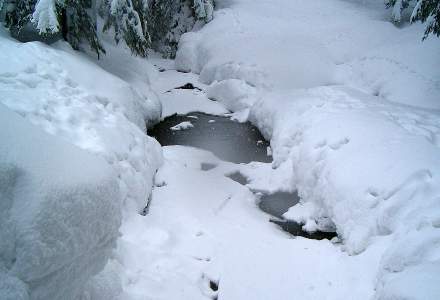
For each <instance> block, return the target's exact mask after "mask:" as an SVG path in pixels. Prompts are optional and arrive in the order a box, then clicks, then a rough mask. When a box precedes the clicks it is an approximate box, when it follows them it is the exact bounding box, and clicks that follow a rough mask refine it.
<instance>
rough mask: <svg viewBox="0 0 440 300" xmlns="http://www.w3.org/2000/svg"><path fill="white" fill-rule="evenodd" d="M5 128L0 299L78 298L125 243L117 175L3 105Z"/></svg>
mask: <svg viewBox="0 0 440 300" xmlns="http://www.w3.org/2000/svg"><path fill="white" fill-rule="evenodd" d="M0 126H1V128H2V130H1V131H0V140H1V141H2V142H1V144H0V197H1V199H2V201H1V212H0V214H1V215H0V216H1V218H0V228H2V230H0V257H1V259H0V273H1V275H0V277H1V278H2V279H1V280H0V282H1V284H0V298H2V299H27V298H28V297H30V298H32V299H72V298H74V297H76V296H78V295H79V294H80V293H81V292H82V289H83V286H84V284H85V283H86V282H87V280H88V279H89V278H90V277H91V276H92V275H95V274H96V273H98V271H100V270H101V269H102V268H103V266H104V264H105V263H106V261H107V259H108V258H109V255H110V250H111V249H112V247H113V246H114V244H115V241H116V238H117V236H118V228H119V225H120V221H121V207H120V206H121V195H120V192H119V188H118V185H117V181H116V174H115V173H114V170H112V168H111V167H110V166H109V165H108V164H107V163H106V162H105V161H104V160H103V159H102V158H100V157H97V156H95V155H93V154H90V153H87V152H86V151H84V150H81V149H78V148H77V147H75V146H72V145H70V144H69V143H67V142H65V141H63V140H61V139H59V138H56V137H53V136H50V135H48V134H47V133H44V132H43V131H42V130H41V129H39V128H37V127H35V126H33V125H31V124H30V123H29V122H28V121H25V120H24V119H23V118H22V117H20V116H19V115H17V114H15V113H14V112H12V111H10V110H8V109H7V108H6V107H5V106H3V105H2V104H0Z"/></svg>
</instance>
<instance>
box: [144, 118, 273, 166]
mask: <svg viewBox="0 0 440 300" xmlns="http://www.w3.org/2000/svg"><path fill="white" fill-rule="evenodd" d="M184 122H185V123H184ZM187 122H189V123H191V124H192V126H193V127H190V126H186V128H184V126H178V125H179V124H182V123H184V124H185V125H188V123H187ZM176 126H178V127H176ZM171 128H174V130H172V129H171ZM175 128H181V130H175ZM148 135H150V136H152V137H154V138H156V140H157V141H158V142H159V143H160V144H161V145H162V146H169V145H185V146H192V147H197V148H201V149H204V150H208V151H211V152H212V153H214V154H215V155H216V156H217V157H219V158H220V159H222V160H225V161H230V162H234V163H249V162H251V161H261V162H271V161H272V157H271V156H268V154H267V151H268V150H267V148H268V147H269V143H268V142H267V141H266V140H265V139H264V138H263V136H262V135H261V133H260V131H259V130H258V129H257V128H256V127H255V126H253V125H252V124H251V123H249V122H245V123H240V122H237V121H234V120H231V119H230V118H229V117H226V116H214V115H209V114H205V113H200V112H194V113H189V114H186V115H172V116H170V117H167V118H165V119H164V120H163V121H162V122H160V123H159V124H157V125H156V126H154V127H153V128H151V129H150V130H148Z"/></svg>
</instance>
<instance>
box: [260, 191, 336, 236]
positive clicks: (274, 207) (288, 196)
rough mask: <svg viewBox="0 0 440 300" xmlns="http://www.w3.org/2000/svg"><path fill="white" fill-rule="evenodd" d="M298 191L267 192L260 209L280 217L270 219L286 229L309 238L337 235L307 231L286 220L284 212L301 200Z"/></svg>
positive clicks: (261, 200)
mask: <svg viewBox="0 0 440 300" xmlns="http://www.w3.org/2000/svg"><path fill="white" fill-rule="evenodd" d="M299 200H300V199H299V196H298V193H296V192H294V193H288V192H276V193H273V194H265V195H263V196H261V198H260V201H259V203H258V206H259V207H260V209H261V210H262V211H264V212H266V213H268V214H270V215H272V216H274V217H277V218H278V219H270V220H269V221H270V222H272V223H274V224H277V225H278V226H280V227H281V228H282V229H283V230H284V231H287V232H288V233H290V234H292V235H294V236H302V237H305V238H309V239H315V240H322V239H329V240H331V239H332V238H334V237H336V236H337V235H336V233H335V232H322V231H316V232H307V231H304V230H303V229H302V225H301V224H299V223H297V222H294V221H291V220H285V219H284V218H283V214H284V213H286V212H287V211H288V210H289V208H291V207H292V206H294V205H296V204H298V202H299Z"/></svg>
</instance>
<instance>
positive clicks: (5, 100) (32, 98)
mask: <svg viewBox="0 0 440 300" xmlns="http://www.w3.org/2000/svg"><path fill="white" fill-rule="evenodd" d="M0 30H1V31H0V61H1V66H0V90H1V91H2V92H1V94H2V96H1V97H0V104H1V105H2V107H3V106H5V107H7V108H8V109H9V110H12V111H14V112H15V113H17V114H18V115H20V116H21V117H17V116H15V113H13V112H11V111H9V110H7V109H6V108H4V109H2V111H6V112H3V114H4V115H5V116H8V117H7V119H6V117H5V119H3V117H2V119H1V121H3V122H7V120H14V118H24V119H26V120H27V121H24V120H23V121H22V122H24V123H25V122H31V123H32V124H33V125H34V126H35V129H33V127H32V126H30V125H27V127H26V128H24V127H23V126H24V125H22V127H23V128H24V129H23V130H22V131H24V132H22V131H19V130H18V128H21V127H19V126H21V125H20V123H19V122H18V121H14V124H17V125H16V126H17V130H16V133H15V134H16V135H17V137H20V135H22V136H23V140H20V143H19V144H18V145H20V147H23V149H22V150H20V151H23V154H20V153H21V152H19V151H18V150H17V151H18V153H17V154H10V153H11V151H12V150H11V149H10V148H4V147H7V146H9V145H8V142H6V141H5V143H6V144H5V145H3V140H2V145H1V146H0V147H3V148H2V149H4V150H2V151H0V155H1V157H2V159H1V165H4V166H5V168H6V169H5V171H4V172H5V173H4V174H6V175H5V176H6V179H7V180H15V179H14V177H16V176H19V177H18V178H20V177H21V175H20V174H21V172H24V173H23V176H24V177H23V179H20V181H19V182H18V183H17V184H18V185H19V187H20V190H23V193H25V192H26V193H31V192H32V191H34V192H36V194H35V195H34V196H33V197H36V198H37V199H36V200H34V201H32V199H33V198H31V197H29V200H26V202H25V201H24V200H22V201H20V199H22V198H20V197H24V198H23V199H26V194H23V195H22V196H19V195H18V194H13V196H11V197H12V199H11V202H10V203H11V207H12V204H14V207H15V208H14V212H13V214H12V213H11V218H12V219H11V220H12V221H11V222H12V223H11V224H12V225H17V229H16V230H17V237H16V241H17V243H15V244H14V240H11V237H10V238H8V240H7V241H8V242H7V243H6V244H7V245H8V247H7V248H6V249H8V250H7V251H8V254H7V256H4V255H3V254H2V259H3V257H9V258H8V262H7V263H5V262H3V261H2V265H1V266H0V269H1V273H2V275H1V276H2V278H8V279H7V282H6V283H5V285H3V283H2V291H1V292H0V293H5V291H7V292H8V293H9V292H10V293H17V295H18V294H20V295H26V293H28V294H29V295H30V298H32V299H54V298H63V299H64V298H67V299H69V298H75V297H78V296H80V295H82V294H84V295H86V294H87V295H89V296H90V295H100V297H102V298H106V296H107V299H109V298H110V295H111V296H112V297H114V294H115V293H116V290H117V287H118V286H121V283H120V282H121V280H122V278H120V275H119V274H118V272H117V270H118V268H123V265H122V264H121V262H120V261H118V260H116V259H114V258H115V257H117V253H116V252H113V250H112V249H114V247H115V245H116V242H117V241H116V239H117V237H118V236H119V226H120V224H121V222H122V224H123V223H124V222H125V221H126V220H127V219H130V216H131V215H137V213H138V212H140V211H142V210H143V208H144V206H145V204H146V202H147V200H148V198H149V195H150V193H151V187H152V183H153V176H154V174H155V171H156V169H157V168H158V167H159V166H160V164H161V162H162V154H161V149H160V146H159V144H158V143H157V142H156V141H155V140H154V139H151V138H149V137H147V136H146V134H145V130H146V123H148V124H150V125H151V124H153V123H154V122H157V121H158V120H159V119H160V115H161V107H160V102H159V101H158V99H157V97H155V96H154V93H153V92H152V91H151V90H149V87H148V85H147V83H148V80H149V77H150V76H151V77H152V78H154V76H155V71H153V70H154V69H153V67H152V66H151V65H149V63H148V62H147V61H145V60H143V61H140V60H139V59H137V58H134V57H131V56H130V55H129V51H127V50H125V49H122V48H115V47H112V46H111V45H106V49H108V53H107V55H108V56H107V57H106V59H105V60H103V61H101V62H99V64H101V65H102V66H105V67H104V68H102V67H100V66H98V65H97V64H96V61H95V60H94V59H92V58H90V57H89V56H87V55H85V54H81V53H79V52H76V51H73V50H72V49H71V48H70V47H69V46H68V45H67V44H66V43H63V42H58V43H57V44H56V45H54V47H49V46H47V45H44V44H41V43H38V42H32V43H25V44H21V43H18V42H16V41H14V40H12V39H11V38H9V37H8V36H7V35H8V34H7V32H5V31H4V30H3V29H0ZM116 61H119V62H123V65H118V64H117V63H115V62H116ZM134 66H136V67H134ZM104 69H106V70H108V71H109V72H112V73H113V74H111V73H109V72H107V71H105V70H104ZM147 75H148V76H149V77H147ZM122 78H124V79H122ZM14 116H15V117H14ZM11 122H12V121H11ZM11 126H12V125H11ZM14 126H15V125H14ZM37 127H39V128H41V129H42V130H44V131H45V132H47V133H48V134H46V135H43V134H40V133H38V132H39V130H38V129H37ZM3 128H5V126H3ZM25 129H26V130H25ZM27 131H29V134H27V133H26V132H27ZM34 132H35V133H34ZM7 133H8V131H6V129H2V131H1V134H7ZM8 134H9V133H8ZM34 135H35V137H34ZM40 136H41V140H44V141H47V142H46V143H43V142H39V141H38V137H40ZM25 141H27V142H28V145H24V142H25ZM12 142H13V140H12V141H11V143H10V144H11V147H12V145H14V144H13V143H12ZM17 143H18V142H17ZM45 144H47V145H45ZM17 147H18V146H17ZM26 149H28V151H27V152H24V151H25V150H26ZM4 151H7V152H6V154H5V152H4ZM8 153H9V154H8ZM12 153H13V152H12ZM38 154H40V155H38ZM4 155H7V156H4ZM14 155H15V156H14ZM19 155H20V156H19ZM26 156H29V158H27V159H29V163H27V160H25V158H26ZM39 156H41V157H39ZM14 157H15V158H14ZM31 160H35V161H37V162H38V161H41V164H40V163H37V162H35V164H36V165H35V166H34V165H31ZM18 163H22V164H23V165H22V166H21V165H17V164H18ZM25 163H26V165H25ZM46 166H47V168H48V170H47V172H48V173H47V174H48V175H45V174H46V173H44V172H43V170H44V168H46ZM35 168H36V169H35ZM51 168H53V171H52V169H51ZM89 169H90V170H89ZM11 172H12V173H11ZM2 173H3V172H2ZM27 173H29V176H28V175H26V174H27ZM14 174H15V175H14ZM49 175H51V177H48V176H49ZM11 176H12V177H11ZM8 178H9V179H8ZM6 179H5V180H6ZM49 179H50V180H49ZM52 181H53V185H50V183H51V182H52ZM8 182H9V181H8ZM39 182H40V183H44V185H41V186H39V185H38V183H39ZM8 185H9V184H7V186H8ZM2 186H4V185H2ZM39 191H40V192H39ZM116 195H117V196H116ZM37 200H38V201H37ZM8 205H9V204H8ZM18 212H20V214H19V213H18ZM17 216H20V217H19V218H18V217H17ZM24 216H27V218H26V217H24ZM16 217H17V219H14V218H16ZM2 220H3V218H2ZM2 234H3V230H2ZM5 241H6V240H5ZM2 245H3V244H2ZM11 245H15V248H11ZM0 248H1V249H2V251H3V249H5V248H4V247H3V246H2V247H0ZM5 255H6V254H5ZM14 258H16V259H17V261H16V263H14V264H12V263H11V262H12V261H13V259H14ZM110 258H112V259H111V260H109V259H110ZM107 261H108V264H107V265H106V263H107ZM104 266H105V268H104ZM102 269H104V271H103V272H101V273H100V274H98V275H97V276H96V277H94V278H92V276H93V275H95V274H97V273H98V272H99V271H101V270H102ZM119 273H120V272H119ZM5 276H6V277H5ZM11 276H12V277H11ZM15 278H18V279H15ZM5 280H6V279H5ZM86 283H87V287H85V285H86ZM11 285H13V286H14V287H11ZM15 287H17V288H15ZM25 291H26V292H25ZM3 295H4V294H1V297H0V298H2V297H3ZM5 297H6V296H5ZM11 297H12V298H14V297H15V296H11ZM22 298H23V299H25V298H26V297H25V296H23V297H22Z"/></svg>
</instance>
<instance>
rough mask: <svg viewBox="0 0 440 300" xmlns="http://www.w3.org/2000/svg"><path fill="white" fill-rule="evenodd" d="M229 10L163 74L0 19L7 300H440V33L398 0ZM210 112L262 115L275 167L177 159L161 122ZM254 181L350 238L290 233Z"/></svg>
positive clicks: (191, 152) (186, 42)
mask: <svg viewBox="0 0 440 300" xmlns="http://www.w3.org/2000/svg"><path fill="white" fill-rule="evenodd" d="M366 3H367V4H368V5H367V4H366ZM216 4H217V11H216V12H215V19H214V20H213V21H212V22H211V23H209V24H208V25H206V26H205V27H204V28H202V29H201V30H199V31H197V32H191V33H188V34H185V35H184V36H183V38H182V40H181V43H180V45H179V52H178V53H177V59H176V64H175V66H174V64H173V62H172V61H163V60H152V61H153V62H156V63H157V64H159V65H160V66H161V67H163V69H164V70H162V71H163V72H158V71H156V70H155V69H154V67H153V66H152V65H151V64H150V63H149V62H148V61H146V60H144V59H141V58H136V57H132V56H130V55H127V54H128V51H126V50H125V49H123V47H117V48H116V47H112V46H111V42H110V40H106V38H105V37H103V38H104V42H105V43H106V49H107V55H106V56H105V57H104V58H103V59H102V60H100V61H98V62H97V61H96V60H95V59H92V58H90V57H89V56H87V55H85V54H81V53H78V52H75V51H73V50H71V49H70V47H68V46H67V45H66V44H65V43H61V42H59V43H57V44H55V45H53V46H51V47H50V46H46V45H44V44H41V43H26V44H20V43H17V42H15V41H14V40H12V39H11V38H9V37H8V34H7V33H6V32H5V31H4V30H3V29H0V93H1V94H0V125H1V130H0V140H1V141H2V142H1V144H0V197H1V200H2V201H1V203H0V208H1V209H0V298H2V299H3V298H5V299H29V298H31V299H74V298H78V297H80V296H81V297H83V298H85V299H209V298H211V299H215V298H218V299H229V300H238V299H240V300H241V299H286V298H288V299H438V298H440V289H439V285H438V282H439V280H440V275H439V274H440V229H439V228H440V179H439V178H440V177H439V176H440V149H439V146H440V57H439V56H438V53H440V42H439V40H438V39H435V38H430V39H428V40H426V41H425V42H423V43H422V42H421V37H422V34H423V26H421V25H418V24H415V25H412V26H403V27H402V28H397V27H395V26H394V25H392V24H391V23H390V22H389V20H388V13H387V12H385V11H384V9H383V3H382V0H380V1H379V0H374V1H360V0H357V1H354V0H353V1H348V0H347V1H343V0H314V1H304V0H272V1H264V0H252V1H250V0H217V1H216ZM181 71H184V72H189V73H182V72H181ZM188 82H190V83H192V84H193V85H194V86H195V87H197V88H199V89H200V90H199V89H180V88H179V87H182V86H183V85H185V84H186V83H188ZM175 88H178V89H175ZM159 99H160V102H161V103H159V101H158V100H159ZM209 99H211V100H216V101H211V100H209ZM161 106H162V108H163V112H162V114H161ZM194 110H197V111H203V112H206V113H211V114H215V115H223V114H226V113H229V112H230V111H232V112H234V113H233V117H235V118H237V119H239V120H245V119H249V120H250V121H252V122H253V123H254V124H255V125H257V126H258V127H259V128H260V130H261V131H262V132H263V134H264V135H265V136H266V137H267V138H268V139H270V141H271V147H272V152H273V157H274V162H273V163H272V164H265V163H250V164H241V165H240V164H232V163H226V162H223V161H220V160H219V159H217V158H216V157H214V156H213V155H212V154H210V153H208V152H205V151H202V150H198V149H193V148H188V147H182V146H169V147H165V148H163V156H164V157H162V151H161V149H160V147H159V145H158V143H157V142H155V141H154V140H153V139H150V138H148V137H147V136H146V135H145V124H146V123H147V124H152V123H154V122H156V121H157V120H159V119H160V118H161V117H162V118H163V117H166V116H169V115H172V114H174V113H187V112H191V111H194ZM186 125H188V124H186ZM188 130H191V129H190V128H188ZM231 146H233V145H231ZM163 158H164V161H163V165H162V166H161V164H162V159H163ZM202 163H211V164H214V165H216V167H215V168H213V169H211V170H208V171H204V170H202V168H201V164H202ZM160 166H161V167H160ZM158 168H160V169H159V171H158V173H157V176H156V177H155V179H154V182H153V176H154V174H155V172H156V170H157V169H158ZM236 171H240V172H241V173H242V174H244V175H245V176H246V177H248V179H249V183H248V184H247V185H245V186H243V185H240V184H239V183H237V182H234V181H232V180H231V179H229V178H228V177H226V176H225V175H228V174H232V173H234V172H236ZM153 185H154V189H153V193H152V195H150V192H151V189H152V186H153ZM251 190H252V191H265V192H274V191H279V190H284V191H293V190H298V192H299V195H300V196H301V199H302V200H301V203H300V204H299V205H297V206H295V207H293V208H292V209H290V210H289V211H288V212H287V213H286V215H285V216H286V217H287V218H291V219H294V220H297V221H300V222H302V223H304V224H305V226H304V227H305V229H307V230H316V229H320V228H321V229H329V228H331V229H336V230H337V232H338V234H339V236H340V238H341V242H340V243H339V242H335V243H332V242H329V241H326V240H324V241H314V240H308V239H304V238H292V237H291V236H289V235H287V234H285V233H283V232H282V231H280V230H279V229H278V228H277V227H276V226H275V225H274V224H271V223H269V222H268V216H267V215H265V214H264V213H262V212H261V211H259V210H258V208H257V206H256V201H257V200H256V195H255V194H254V193H252V192H251ZM149 197H150V199H151V200H152V202H151V205H150V207H149V213H148V215H147V216H142V215H140V214H139V212H140V211H141V210H142V209H143V208H144V205H145V203H146V202H147V199H148V198H149ZM115 246H116V247H115ZM113 249H115V250H113ZM211 282H212V283H211ZM216 285H218V287H219V289H218V291H216Z"/></svg>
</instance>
